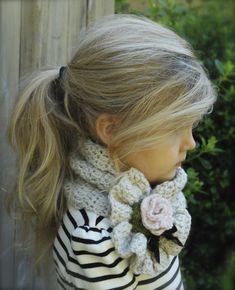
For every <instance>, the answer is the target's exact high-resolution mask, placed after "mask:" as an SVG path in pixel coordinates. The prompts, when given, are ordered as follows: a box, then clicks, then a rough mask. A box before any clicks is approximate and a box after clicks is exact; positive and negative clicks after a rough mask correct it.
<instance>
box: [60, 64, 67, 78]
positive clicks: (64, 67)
mask: <svg viewBox="0 0 235 290" xmlns="http://www.w3.org/2000/svg"><path fill="white" fill-rule="evenodd" d="M65 70H66V66H62V67H61V68H60V72H59V79H61V78H62V77H63V74H64V71H65Z"/></svg>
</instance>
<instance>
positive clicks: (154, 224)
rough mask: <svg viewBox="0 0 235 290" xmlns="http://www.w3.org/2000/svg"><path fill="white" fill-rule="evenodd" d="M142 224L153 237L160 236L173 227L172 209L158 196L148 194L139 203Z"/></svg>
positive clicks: (167, 202) (166, 201) (168, 203)
mask: <svg viewBox="0 0 235 290" xmlns="http://www.w3.org/2000/svg"><path fill="white" fill-rule="evenodd" d="M140 208H141V218H142V223H143V225H144V227H145V228H146V229H148V230H149V231H150V232H151V233H152V234H153V235H156V236H160V235H161V234H162V233H163V232H165V231H166V230H169V229H171V228H172V227H173V209H172V207H171V204H170V202H169V201H168V200H167V199H165V198H163V197H161V196H160V195H159V194H156V193H155V194H150V195H149V196H147V197H145V198H144V199H143V200H142V202H141V206H140Z"/></svg>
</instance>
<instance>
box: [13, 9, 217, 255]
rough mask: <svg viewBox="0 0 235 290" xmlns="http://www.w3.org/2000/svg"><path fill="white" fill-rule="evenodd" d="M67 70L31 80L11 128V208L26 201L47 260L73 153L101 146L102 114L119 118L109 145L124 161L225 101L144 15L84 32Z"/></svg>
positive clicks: (184, 47) (173, 38)
mask: <svg viewBox="0 0 235 290" xmlns="http://www.w3.org/2000/svg"><path fill="white" fill-rule="evenodd" d="M58 72H59V69H58V68H55V69H50V70H46V71H42V72H40V73H39V74H38V75H37V76H36V77H33V78H32V80H31V81H30V82H28V83H27V85H26V86H25V87H24V89H23V91H22V93H21V94H20V97H19V99H18V100H17V103H16V105H15V107H14V110H13V112H12V117H11V120H10V124H9V141H10V144H11V145H12V146H13V148H14V149H15V150H16V151H17V152H18V153H19V162H18V175H17V181H16V183H15V187H14V190H13V191H12V195H11V197H10V202H9V204H10V205H12V204H13V201H14V200H17V204H18V206H19V209H20V212H21V216H22V217H23V222H27V221H32V225H33V228H34V229H35V233H36V237H37V238H36V240H37V241H39V244H38V245H37V247H38V249H37V253H38V257H41V256H42V254H43V252H45V251H46V250H47V249H49V247H50V246H51V245H52V242H53V237H54V236H55V233H56V230H57V227H58V224H59V222H60V220H61V217H62V215H63V213H64V211H65V209H66V202H65V200H64V196H63V190H62V187H63V181H64V178H65V177H66V176H67V175H71V172H70V169H69V166H68V155H69V153H70V152H71V151H72V150H73V145H74V144H76V139H77V138H80V139H81V140H84V139H85V138H92V139H93V140H98V137H97V135H96V130H95V121H96V119H97V117H98V116H99V115H100V114H102V113H108V114H111V115H113V116H118V119H119V121H120V122H119V123H118V126H116V127H115V129H114V132H113V138H112V141H111V144H110V145H109V150H110V152H111V154H112V155H111V156H113V158H114V159H115V160H116V159H118V158H119V159H120V158H121V157H122V156H125V155H127V154H128V153H130V152H133V150H135V151H136V150H143V149H146V148H150V147H152V146H153V145H156V144H158V143H160V142H162V141H163V140H165V138H167V137H168V136H169V135H171V134H172V133H174V131H175V130H178V129H180V128H183V127H185V126H190V125H192V124H193V123H194V122H195V121H197V120H200V119H201V118H202V117H203V116H204V115H205V114H207V113H208V112H210V110H211V107H212V105H213V103H214V101H215V99H216V97H215V90H214V88H213V86H212V84H211V83H210V81H209V79H208V77H207V74H206V72H205V69H203V66H202V65H201V64H200V63H199V62H198V61H197V59H196V58H195V56H194V54H193V52H192V49H191V48H190V46H189V44H188V43H187V42H186V41H185V40H183V39H182V38H180V37H179V36H178V35H176V34H175V33H174V32H173V31H171V30H169V29H168V28H165V27H163V26H161V25H159V24H157V23H155V22H153V21H151V20H149V19H147V18H145V17H143V16H134V15H124V14H122V15H112V16H106V17H103V18H102V19H101V20H99V21H98V22H96V23H95V24H92V25H91V26H90V27H88V28H87V29H86V30H85V29H84V30H83V31H82V32H81V36H80V39H79V43H78V47H77V50H76V53H75V54H74V56H73V57H72V59H71V61H70V62H69V63H68V64H67V66H66V70H65V71H64V72H63V75H62V77H61V78H58ZM133 148H135V149H133ZM49 233H52V234H51V236H48V234H49ZM45 245H47V246H48V247H45ZM45 249H46V250H45ZM44 250H45V251H44Z"/></svg>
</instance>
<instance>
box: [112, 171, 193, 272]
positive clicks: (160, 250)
mask: <svg viewBox="0 0 235 290" xmlns="http://www.w3.org/2000/svg"><path fill="white" fill-rule="evenodd" d="M186 180H187V175H186V173H185V172H184V171H183V169H182V168H179V169H178V170H177V174H176V176H175V178H174V179H173V180H172V181H167V182H163V183H162V184H160V185H158V186H157V187H156V188H154V189H153V190H152V189H151V187H150V184H149V182H148V180H147V179H146V177H145V176H144V175H143V174H142V172H140V171H138V170H137V169H135V168H131V169H130V170H128V171H126V172H123V173H122V174H121V175H120V176H119V178H117V179H116V184H115V185H114V186H113V187H112V188H111V189H110V192H109V201H110V206H111V214H110V220H111V223H112V226H113V235H112V240H113V243H114V246H115V248H116V251H117V252H118V253H119V254H120V256H121V257H123V258H130V260H129V261H130V268H131V269H132V271H133V273H135V274H141V273H145V274H149V275H153V274H154V273H155V274H157V273H159V272H161V271H163V270H164V269H165V268H166V267H167V265H169V264H170V261H171V259H172V254H174V255H178V254H179V252H180V251H181V250H182V247H183V245H184V243H185V241H186V239H187V236H188V234H189V231H190V225H191V217H190V215H189V214H188V211H187V210H186V209H185V206H186V203H185V198H184V195H183V194H182V192H181V190H182V189H183V187H184V185H185V183H186ZM182 207H183V208H182ZM182 223H183V224H182Z"/></svg>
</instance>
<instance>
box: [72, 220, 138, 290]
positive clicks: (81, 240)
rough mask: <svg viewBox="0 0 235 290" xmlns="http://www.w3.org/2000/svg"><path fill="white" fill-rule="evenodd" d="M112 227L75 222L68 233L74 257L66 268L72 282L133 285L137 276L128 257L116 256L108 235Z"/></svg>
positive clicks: (102, 289) (101, 288)
mask: <svg viewBox="0 0 235 290" xmlns="http://www.w3.org/2000/svg"><path fill="white" fill-rule="evenodd" d="M111 233H112V228H111V227H100V226H99V227H97V226H96V227H91V226H86V225H84V226H78V227H77V228H76V229H75V230H74V231H73V233H72V236H71V247H72V251H73V253H74V257H76V259H75V260H74V261H69V265H68V269H69V271H70V277H71V279H72V283H73V285H75V286H76V287H78V288H79V287H80V288H79V289H81V288H83V289H89V290H93V289H94V290H106V289H110V290H111V289H112V290H114V289H115V290H119V289H129V290H132V289H135V287H136V285H137V282H136V279H135V278H136V276H135V275H134V274H133V273H132V272H131V271H130V270H129V265H128V260H127V259H123V258H121V257H120V256H118V254H117V252H116V251H115V248H114V245H113V243H112V239H111Z"/></svg>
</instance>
